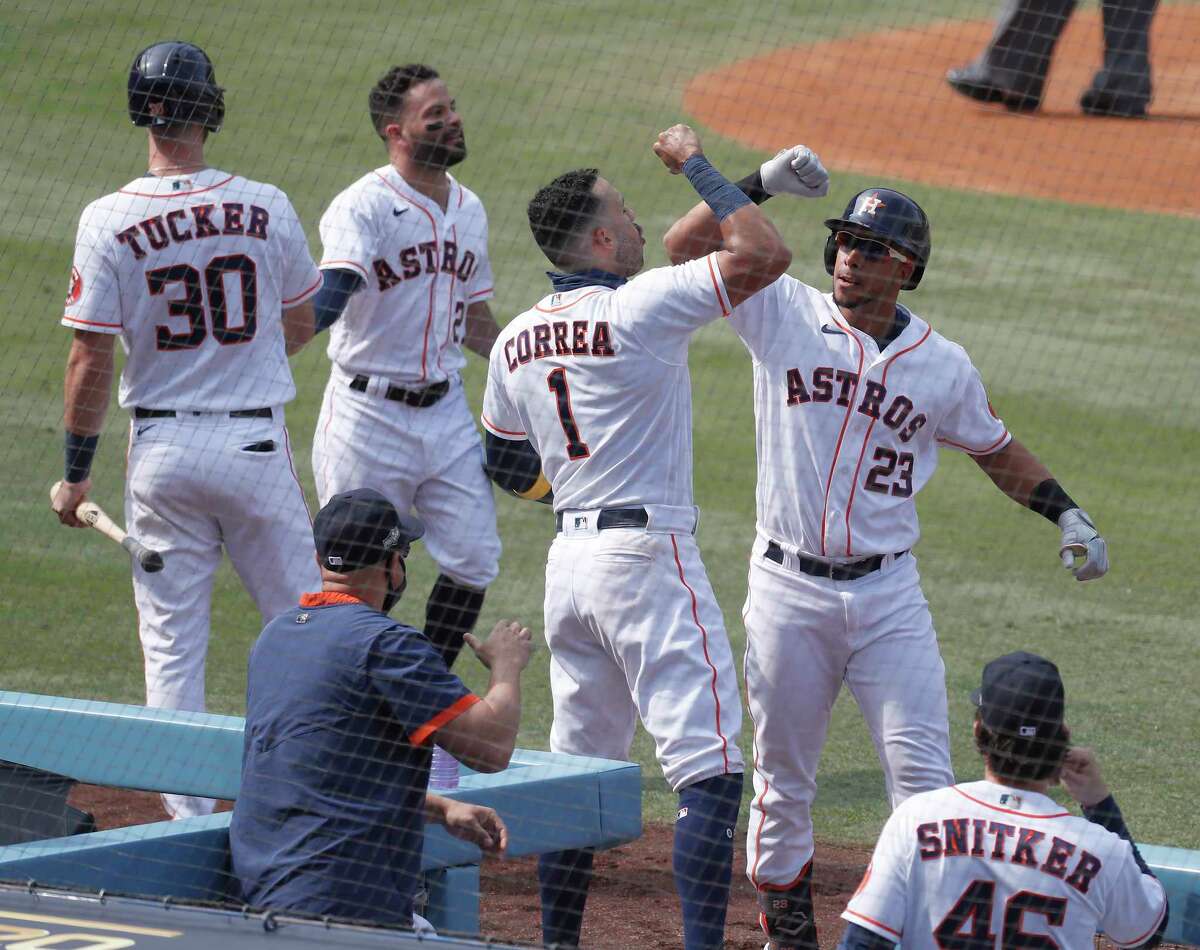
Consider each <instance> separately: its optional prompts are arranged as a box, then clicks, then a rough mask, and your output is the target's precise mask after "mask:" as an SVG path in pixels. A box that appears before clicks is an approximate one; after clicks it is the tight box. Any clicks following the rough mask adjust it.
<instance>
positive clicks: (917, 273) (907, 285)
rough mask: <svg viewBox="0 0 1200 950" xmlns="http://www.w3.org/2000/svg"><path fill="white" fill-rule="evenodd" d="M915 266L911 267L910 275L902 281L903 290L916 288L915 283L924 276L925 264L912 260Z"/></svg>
mask: <svg viewBox="0 0 1200 950" xmlns="http://www.w3.org/2000/svg"><path fill="white" fill-rule="evenodd" d="M913 263H915V264H916V265H917V266H916V267H914V268H913V272H912V276H911V277H909V278H908V280H906V281H905V282H904V289H905V290H916V289H917V284H919V283H920V282H921V278H922V277H924V276H925V265H924V264H922V263H920V262H918V261H914V262H913Z"/></svg>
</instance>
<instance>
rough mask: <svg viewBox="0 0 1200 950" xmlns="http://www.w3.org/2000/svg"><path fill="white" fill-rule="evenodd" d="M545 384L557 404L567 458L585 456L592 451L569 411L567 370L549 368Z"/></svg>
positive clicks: (569, 395) (569, 396) (582, 457)
mask: <svg viewBox="0 0 1200 950" xmlns="http://www.w3.org/2000/svg"><path fill="white" fill-rule="evenodd" d="M546 385H547V386H548V387H549V389H550V392H552V393H554V401H555V402H556V403H557V404H558V421H559V423H560V424H561V425H562V430H563V435H565V436H566V437H567V458H569V459H570V460H571V461H572V462H576V461H578V460H579V459H585V458H587V457H588V456H589V455H591V454H592V453H591V450H590V449H589V448H588V446H587V443H586V442H584V441H583V439H582V438H581V437H580V435H579V426H578V425H576V423H575V414H574V413H573V412H572V411H571V390H570V389H568V388H567V371H566V370H565V369H563V368H562V367H559V368H558V369H555V370H551V371H550V375H549V376H547V377H546Z"/></svg>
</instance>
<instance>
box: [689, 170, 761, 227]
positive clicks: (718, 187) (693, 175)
mask: <svg viewBox="0 0 1200 950" xmlns="http://www.w3.org/2000/svg"><path fill="white" fill-rule="evenodd" d="M683 173H684V174H685V175H686V176H687V180H688V181H690V182H691V183H692V187H693V188H695V189H696V194H698V195H699V196H700V197H701V198H703V199H704V203H705V204H706V205H708V206H709V207H710V208H711V209H712V213H713V214H715V215H716V216H717V220H718V221H724V220H725V219H726V218H728V217H729V216H730V215H731V214H733V213H734V212H735V211H737V209H738V208H744V207H745V206H746V205H748V204H750V203H751V201H750V199H749V198H747V197H746V195H745V194H744V193H743V192H742V190H741V189H740V188H738V186H737V185H735V184H734V183H733V182H731V181H730V180H729V179H728V178H726V177H725V176H724V175H722V174H721V173H720V172H719V171H717V170H716V169H715V168H713V167H712V165H711V164H709V161H708V159H707V158H705V157H704V156H703V155H693V156H692V157H691V158H689V159H688V160H687V161H686V162H684V163H683Z"/></svg>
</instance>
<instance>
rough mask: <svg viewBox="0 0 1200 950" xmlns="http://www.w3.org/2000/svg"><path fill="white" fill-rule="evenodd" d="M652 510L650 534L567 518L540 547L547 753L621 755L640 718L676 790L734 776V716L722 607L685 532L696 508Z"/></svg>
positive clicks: (738, 715) (590, 516)
mask: <svg viewBox="0 0 1200 950" xmlns="http://www.w3.org/2000/svg"><path fill="white" fill-rule="evenodd" d="M651 511H652V514H651V519H652V520H651V526H650V527H649V528H644V529H643V528H612V529H608V530H604V531H597V530H596V528H595V517H594V514H596V512H571V513H567V515H566V517H565V518H564V528H563V530H562V531H560V532H559V534H558V536H557V537H556V538H555V540H554V543H553V544H552V545H551V546H550V553H549V557H548V559H547V562H546V601H545V604H546V642H547V644H548V645H549V647H550V690H551V694H552V696H553V700H554V724H553V726H552V727H551V730H550V748H551V750H552V751H554V752H562V753H568V754H572V755H588V756H596V757H598V758H604V759H625V758H627V757H628V755H629V749H630V745H631V743H632V741H633V734H634V729H635V727H636V724H637V720H638V718H639V717H640V719H641V721H642V724H643V725H644V726H645V728H646V731H647V732H648V733H650V736H651V737H652V738H653V739H654V745H655V754H656V756H657V758H658V762H659V764H660V765H661V766H662V770H663V773H664V775H665V776H666V779H667V783H668V784H669V785H670V786H671V788H672V790H674V791H678V790H679V789H681V788H684V787H686V786H688V785H692V784H694V783H695V782H699V781H703V780H704V779H706V778H711V777H712V776H714V775H722V774H725V773H735V772H741V771H742V770H743V762H742V756H741V752H740V750H739V749H738V734H739V732H740V731H741V724H742V711H741V703H740V700H739V697H738V690H737V673H736V670H735V668H734V663H733V653H732V651H731V650H730V647H729V638H728V636H727V634H726V632H725V624H724V621H723V619H722V617H721V610H720V608H719V607H718V606H717V600H716V597H715V596H714V595H713V591H712V586H711V585H710V584H709V581H708V575H707V574H706V573H705V570H704V565H703V563H701V560H700V550H699V548H698V547H697V545H696V540H695V538H694V537H693V536H692V534H691V532H692V529H693V527H694V525H695V512H694V510H693V509H686V510H681V509H656V508H654V507H652V508H651ZM655 512H658V513H659V517H657V518H656V517H655ZM671 512H674V513H676V514H677V515H679V517H677V518H675V519H674V521H675V522H676V523H674V524H672V520H673V519H672V518H671V517H670V513H671ZM573 515H584V516H585V517H583V518H582V519H576V518H575V517H572V516H573ZM576 520H580V522H581V527H579V528H576V527H574V526H573V525H574V522H575V521H576ZM656 521H657V522H659V525H658V527H657V528H656V526H655V522H656ZM583 523H586V525H585V526H583Z"/></svg>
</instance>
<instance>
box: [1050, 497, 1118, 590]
mask: <svg viewBox="0 0 1200 950" xmlns="http://www.w3.org/2000/svg"><path fill="white" fill-rule="evenodd" d="M1058 527H1059V528H1060V529H1061V530H1062V545H1061V546H1060V547H1059V549H1058V556H1059V557H1060V558H1062V562H1063V567H1065V568H1066V569H1067V570H1069V571H1070V572H1071V573H1072V574H1074V575H1075V580H1077V581H1092V580H1095V579H1096V578H1097V577H1103V576H1104V575H1105V574H1107V573H1108V542H1107V541H1105V540H1104V539H1103V538H1102V537H1100V534H1099V532H1097V531H1096V526H1095V525H1094V524H1092V519H1091V518H1089V517H1088V513H1087V512H1086V511H1084V510H1083V509H1082V508H1071V509H1069V510H1067V511H1064V512H1063V513H1062V514H1061V515H1059V516H1058ZM1076 557H1081V558H1083V560H1082V561H1081V562H1079V563H1078V564H1076V562H1075V559H1076Z"/></svg>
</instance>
